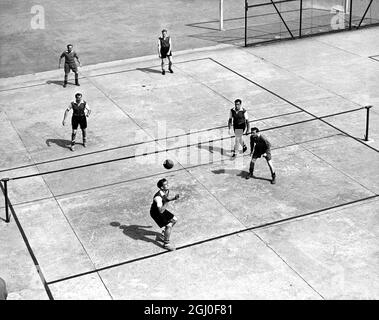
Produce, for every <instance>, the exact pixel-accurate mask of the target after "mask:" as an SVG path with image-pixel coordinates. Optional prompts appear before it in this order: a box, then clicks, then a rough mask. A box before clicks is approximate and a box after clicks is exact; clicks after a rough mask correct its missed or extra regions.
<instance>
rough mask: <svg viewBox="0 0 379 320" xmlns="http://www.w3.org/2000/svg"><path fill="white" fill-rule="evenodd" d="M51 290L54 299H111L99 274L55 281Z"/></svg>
mask: <svg viewBox="0 0 379 320" xmlns="http://www.w3.org/2000/svg"><path fill="white" fill-rule="evenodd" d="M50 290H51V293H52V295H53V296H54V300H111V299H112V297H111V296H110V294H109V292H108V290H107V288H106V287H105V285H104V283H103V282H102V279H101V278H100V276H99V275H98V274H96V273H95V274H89V275H85V276H82V277H80V278H74V279H69V280H66V281H61V282H57V283H53V284H51V285H50Z"/></svg>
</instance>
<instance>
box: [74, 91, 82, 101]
mask: <svg viewBox="0 0 379 320" xmlns="http://www.w3.org/2000/svg"><path fill="white" fill-rule="evenodd" d="M82 96H83V95H82V94H81V93H80V92H78V93H76V94H75V99H76V101H80V100H81V99H82Z"/></svg>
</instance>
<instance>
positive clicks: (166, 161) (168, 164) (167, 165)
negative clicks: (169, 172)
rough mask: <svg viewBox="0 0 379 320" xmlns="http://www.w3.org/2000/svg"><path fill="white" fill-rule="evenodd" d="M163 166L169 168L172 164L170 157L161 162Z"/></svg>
mask: <svg viewBox="0 0 379 320" xmlns="http://www.w3.org/2000/svg"><path fill="white" fill-rule="evenodd" d="M163 166H164V167H165V168H166V169H171V168H172V167H173V166H174V162H173V161H172V160H170V159H166V160H165V161H164V162H163Z"/></svg>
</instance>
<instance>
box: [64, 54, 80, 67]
mask: <svg viewBox="0 0 379 320" xmlns="http://www.w3.org/2000/svg"><path fill="white" fill-rule="evenodd" d="M61 58H64V63H68V64H69V65H75V58H76V59H79V57H78V55H77V54H76V52H75V51H74V50H73V51H71V52H68V51H65V52H63V53H62V54H61Z"/></svg>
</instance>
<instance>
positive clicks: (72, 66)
mask: <svg viewBox="0 0 379 320" xmlns="http://www.w3.org/2000/svg"><path fill="white" fill-rule="evenodd" d="M70 70H72V71H73V72H75V73H77V72H78V66H77V65H76V64H69V63H65V64H64V73H70Z"/></svg>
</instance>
